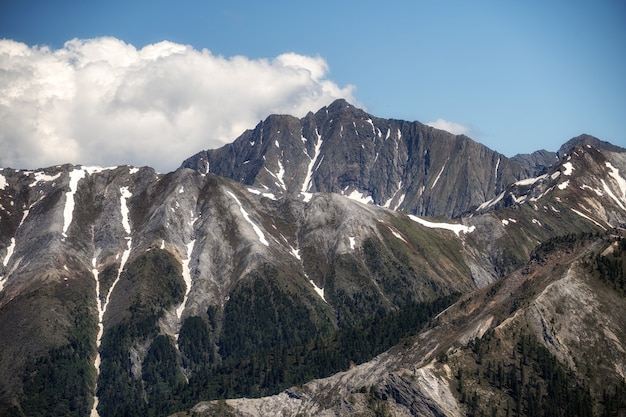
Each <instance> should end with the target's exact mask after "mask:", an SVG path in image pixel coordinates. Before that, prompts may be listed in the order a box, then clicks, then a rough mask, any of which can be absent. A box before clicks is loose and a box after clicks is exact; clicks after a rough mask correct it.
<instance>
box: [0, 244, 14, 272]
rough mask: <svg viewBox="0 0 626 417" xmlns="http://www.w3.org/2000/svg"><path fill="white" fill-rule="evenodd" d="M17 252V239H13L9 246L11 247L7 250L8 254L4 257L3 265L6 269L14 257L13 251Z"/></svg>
mask: <svg viewBox="0 0 626 417" xmlns="http://www.w3.org/2000/svg"><path fill="white" fill-rule="evenodd" d="M14 250H15V238H14V237H12V238H11V244H10V245H9V247H8V248H7V254H6V256H5V257H4V260H3V261H2V264H3V265H4V266H5V267H6V266H7V265H8V264H9V260H10V259H11V256H12V255H13V251H14Z"/></svg>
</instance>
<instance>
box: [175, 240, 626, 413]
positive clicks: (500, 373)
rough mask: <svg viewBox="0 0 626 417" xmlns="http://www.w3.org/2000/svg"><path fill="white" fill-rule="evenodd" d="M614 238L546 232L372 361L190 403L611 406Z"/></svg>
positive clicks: (218, 409)
mask: <svg viewBox="0 0 626 417" xmlns="http://www.w3.org/2000/svg"><path fill="white" fill-rule="evenodd" d="M614 239H615V237H611V236H610V235H606V236H605V237H585V236H582V235H581V236H573V235H572V236H570V237H569V238H568V239H552V240H550V241H549V244H547V245H543V246H541V247H539V248H538V250H537V251H536V252H535V253H534V256H533V261H532V262H530V263H529V264H528V265H527V266H526V267H525V268H524V270H523V271H520V272H516V273H514V274H512V275H510V276H508V277H506V278H504V279H503V280H500V281H498V282H497V283H496V284H494V285H492V286H489V287H487V288H484V289H482V290H478V291H475V292H473V293H472V294H470V295H467V296H465V297H463V298H462V299H461V300H459V301H458V302H457V303H456V304H454V305H453V306H451V307H450V308H448V309H447V310H446V311H445V312H443V313H442V314H440V315H438V316H437V318H436V319H435V320H434V321H433V322H432V323H431V325H430V326H429V327H428V328H427V329H426V330H424V331H422V332H421V333H420V334H418V335H417V336H415V337H412V338H409V339H406V340H405V341H404V342H403V343H401V344H399V345H398V346H396V347H395V348H393V349H391V350H389V351H388V352H385V353H384V354H382V355H380V356H378V357H376V358H375V359H374V360H372V361H370V362H367V363H364V364H362V365H359V366H356V367H354V368H352V369H350V370H348V371H346V372H342V373H339V374H337V375H334V376H332V377H329V378H326V379H321V380H315V381H312V382H310V383H307V384H305V385H303V386H301V387H293V388H290V389H289V390H287V391H285V392H283V393H281V394H279V395H276V396H273V397H265V398H259V399H232V400H226V401H225V402H204V403H199V404H197V405H196V406H195V407H193V408H192V410H191V411H192V412H193V413H194V414H193V415H196V416H211V415H232V416H263V415H279V414H280V415H294V416H295V415H299V416H313V415H315V416H334V415H346V416H347V415H407V416H409V415H413V416H416V415H419V416H462V415H493V416H504V415H511V414H513V413H515V415H521V416H526V415H546V416H548V415H592V413H596V414H598V415H599V414H601V413H608V414H607V415H618V414H617V413H618V410H622V411H623V410H625V409H626V402H625V401H624V400H623V398H621V399H620V396H623V393H624V392H625V390H626V388H625V387H626V385H624V379H625V377H626V359H625V358H626V356H625V355H624V352H626V350H625V348H626V346H625V342H624V341H625V340H626V326H625V323H624V321H623V320H622V318H623V315H624V314H625V313H626V299H625V298H624V296H623V294H624V292H623V290H622V292H621V293H620V292H619V291H616V290H614V289H613V288H612V287H613V285H611V284H610V283H609V285H607V283H603V282H602V281H601V280H600V279H599V278H598V277H599V276H601V274H600V272H599V271H598V269H597V265H598V264H596V263H594V259H600V258H599V257H601V256H605V257H606V256H609V257H613V255H612V254H611V251H620V252H619V253H620V255H619V256H620V262H624V259H626V256H625V255H626V251H625V250H624V249H626V240H624V239H622V240H621V241H619V240H618V241H617V243H612V242H614ZM618 239H619V237H618ZM618 247H620V248H624V249H617V248H618ZM601 254H603V255H601ZM613 413H615V414H613ZM177 415H179V416H182V415H187V414H186V413H179V414H177Z"/></svg>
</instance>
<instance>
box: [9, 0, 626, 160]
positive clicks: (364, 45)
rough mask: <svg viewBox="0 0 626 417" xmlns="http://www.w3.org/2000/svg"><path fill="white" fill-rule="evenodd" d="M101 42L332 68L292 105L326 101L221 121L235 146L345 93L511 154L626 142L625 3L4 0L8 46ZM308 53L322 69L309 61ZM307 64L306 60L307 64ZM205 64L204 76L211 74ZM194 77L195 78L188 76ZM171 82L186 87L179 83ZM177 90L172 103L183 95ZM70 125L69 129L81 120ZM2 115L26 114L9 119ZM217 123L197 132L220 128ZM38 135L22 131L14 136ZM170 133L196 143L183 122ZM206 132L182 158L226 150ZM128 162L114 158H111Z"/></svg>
mask: <svg viewBox="0 0 626 417" xmlns="http://www.w3.org/2000/svg"><path fill="white" fill-rule="evenodd" d="M101 37H113V38H115V39H117V40H119V41H120V42H122V43H124V44H126V45H130V46H132V47H134V48H135V49H136V50H141V49H142V48H143V47H145V46H146V45H152V44H157V43H158V42H160V41H163V40H167V41H170V43H172V44H175V45H188V46H190V47H191V48H192V49H193V50H195V51H203V50H207V51H208V52H209V54H210V56H211V59H216V58H219V57H221V58H224V59H225V60H229V62H230V64H232V65H233V67H232V68H235V67H236V68H237V70H234V69H232V68H231V70H230V71H231V72H237V71H238V69H239V68H241V67H240V66H237V65H239V64H237V62H239V61H238V60H236V59H234V57H236V56H237V57H243V58H245V59H244V60H243V61H242V62H243V64H242V65H244V66H246V65H247V66H250V65H251V64H258V63H263V62H265V61H264V60H269V61H270V62H274V63H275V61H273V60H275V59H276V58H277V57H279V56H281V55H283V54H287V53H292V54H295V56H296V57H297V59H296V58H293V57H292V59H291V61H293V59H295V60H296V61H297V62H298V63H299V64H298V65H300V67H306V68H307V69H308V70H309V71H310V72H311V71H312V72H313V73H315V72H320V74H318V76H317V78H316V77H315V76H314V77H313V81H311V80H307V81H303V83H306V84H307V85H308V86H309V87H310V86H311V85H312V83H313V84H315V86H316V87H314V88H313V87H311V88H309V87H306V88H304V87H303V88H304V89H303V90H297V91H291V92H289V93H286V94H288V95H290V97H294V96H296V95H297V96H304V95H307V94H309V95H311V94H312V95H314V96H315V98H314V99H310V100H308V101H306V100H304V99H300V100H304V101H300V102H298V104H297V105H295V104H293V103H287V102H286V101H285V100H287V99H286V98H281V99H280V100H283V101H281V104H280V105H275V103H270V102H268V103H266V104H264V103H262V102H261V101H259V102H258V103H257V104H255V106H256V107H255V108H254V111H252V110H251V111H250V115H249V117H248V118H247V119H245V120H244V119H241V120H237V121H236V122H233V123H234V124H233V125H232V126H230V125H229V126H230V128H229V129H230V130H229V129H228V128H226V127H224V126H222V127H221V132H222V133H220V135H221V136H220V138H219V139H220V140H221V141H222V142H224V141H228V139H227V137H228V136H229V135H230V136H232V137H231V138H230V140H232V139H234V138H235V137H236V136H237V135H236V134H233V133H230V132H236V131H238V130H237V129H239V130H242V129H243V128H252V127H254V125H255V124H256V122H258V120H257V119H259V118H264V117H265V116H266V115H267V114H269V113H270V112H274V111H276V110H278V111H284V109H289V108H294V111H295V110H297V111H295V112H296V113H297V112H302V111H303V109H304V108H305V107H306V106H316V107H312V108H310V110H313V111H315V110H317V109H318V108H319V107H321V106H320V105H319V104H320V103H321V102H322V101H323V100H324V99H327V100H330V99H332V98H333V97H335V96H346V97H347V98H349V99H351V100H352V101H353V102H354V104H356V105H359V106H361V107H363V108H365V109H366V110H367V111H368V112H370V113H371V114H373V115H375V116H379V117H385V118H396V119H405V120H418V121H421V122H423V123H433V124H435V121H437V120H438V119H441V120H440V122H439V123H440V124H439V126H444V127H445V126H449V127H450V128H451V129H452V130H455V132H465V133H466V134H467V135H468V136H470V137H471V138H473V139H475V140H477V141H479V142H481V143H483V144H485V145H487V146H489V147H490V148H492V149H495V150H497V151H499V152H501V153H503V154H505V155H507V156H512V155H514V154H516V153H529V152H532V151H534V150H538V149H542V148H544V149H548V150H551V151H555V150H557V149H558V147H559V146H560V145H561V144H562V143H564V142H565V141H567V140H568V139H570V138H571V137H574V136H576V135H578V134H581V133H588V134H591V135H594V136H597V137H599V138H600V139H603V140H607V141H610V142H612V143H614V144H617V145H621V146H626V134H625V133H624V128H623V123H624V121H626V75H625V74H626V2H624V1H596V2H592V1H576V0H575V1H560V0H559V1H557V0H552V1H550V0H547V1H534V0H530V1H524V2H521V1H520V2H512V1H471V2H470V1H434V0H424V1H390V2H380V1H378V2H373V1H359V2H356V1H354V2H352V1H337V0H335V1H325V0H324V1H315V2H306V3H304V2H293V1H291V2H283V1H266V2H258V1H240V2H235V1H180V2H173V1H164V0H152V1H149V2H148V1H134V2H129V1H125V2H123V1H107V2H87V1H73V2H71V1H56V2H48V1H29V0H21V1H15V0H0V38H5V39H9V40H12V41H16V42H19V43H24V44H26V45H27V46H28V47H29V48H33V47H35V46H36V45H39V46H42V45H46V46H48V47H49V49H50V50H51V51H52V52H48V53H49V54H53V53H54V51H56V50H59V49H63V48H65V46H64V45H65V43H66V42H67V41H69V40H71V39H74V38H78V39H82V40H86V39H97V38H101ZM94 45H95V44H94ZM94 45H92V48H91V49H92V50H93V49H94V48H96V46H94ZM81 47H82V46H81ZM117 47H119V45H118V46H111V45H109V46H108V47H107V46H103V45H101V44H98V45H97V48H101V50H102V51H106V50H107V48H108V50H109V51H110V52H111V53H112V54H114V55H115V54H117V55H119V53H117V52H115V50H116V49H115V48H117ZM75 49H76V48H75ZM39 52H41V50H39ZM102 53H104V52H102ZM40 55H41V54H40ZM205 55H207V54H205ZM307 57H308V58H310V59H311V60H312V61H310V62H309V61H306V58H307ZM42 59H43V58H42ZM111 59H113V58H111ZM315 60H317V61H315ZM44 61H45V59H44ZM44 61H42V62H44ZM280 61H281V62H283V61H284V60H280ZM291 61H290V62H291ZM305 61H306V62H308V63H304V64H303V62H305ZM313 61H315V62H313ZM15 62H16V61H15V59H13V58H11V59H5V60H4V65H5V66H7V65H8V66H14V67H17V65H16V64H15ZM45 62H47V61H45ZM38 65H40V64H38ZM41 65H44V64H41ZM46 65H47V64H46ZM309 65H311V66H312V67H309ZM20 68H22V67H20ZM24 68H27V67H24ZM28 68H30V67H28ZM38 68H39V67H38ZM133 68H134V67H133ZM168 68H170V67H168ZM203 68H204V67H203ZM207 68H209V67H206V68H204V71H205V73H204V74H203V77H207V76H208V77H210V75H209V74H207V73H206V72H207V71H209V69H207ZM148 70H149V68H148V69H146V71H148ZM187 70H188V69H187ZM24 71H25V70H24ZM26 72H28V71H26ZM281 74H282V72H281ZM280 76H282V75H280V74H276V77H280ZM185 77H187V78H189V77H193V75H190V74H189V73H186V75H185ZM268 77H269V76H268ZM70 78H72V77H70ZM2 82H3V81H2V79H0V89H2V88H4V89H8V88H10V87H9V86H8V85H9V83H10V82H11V83H12V81H11V80H9V79H8V78H5V80H4V85H3V84H2ZM55 82H57V81H55ZM254 82H255V80H254V77H244V81H241V82H239V84H241V85H245V83H254ZM268 83H269V81H268ZM222 84H228V82H222ZM322 84H324V87H321V85H322ZM57 88H58V87H57ZM75 88H76V87H75ZM116 88H118V90H119V86H118V87H116ZM169 88H172V89H176V88H177V87H176V83H172V86H170V87H169ZM307 88H309V89H307ZM118 90H116V91H118ZM322 90H323V91H324V92H325V93H324V94H321V93H320V91H322ZM211 91H213V90H211ZM170 93H171V96H168V98H167V100H166V101H167V102H168V103H170V102H172V99H171V97H173V96H174V95H176V94H177V93H176V92H175V91H172V92H170ZM207 94H208V93H207ZM220 94H222V95H220ZM224 94H225V95H226V96H228V91H227V90H225V91H222V92H221V93H219V94H217V93H215V96H211V95H209V96H207V97H205V98H203V100H211V99H214V98H215V99H216V100H217V98H216V97H219V100H221V101H222V102H223V100H225V99H224V98H223V97H225V96H223V95H224ZM5 95H6V94H5ZM231 96H232V97H234V98H239V97H241V98H240V103H239V105H240V106H242V107H245V106H246V105H247V104H246V103H245V101H246V100H247V101H255V100H257V98H256V96H255V97H248V96H245V95H241V96H240V95H239V94H236V93H233V94H232V95H231ZM185 97H187V96H185ZM281 97H283V96H281ZM29 100H34V99H32V98H31V99H29ZM180 100H182V99H181V98H177V99H176V100H175V101H177V102H180ZM23 102H25V100H22V104H23ZM5 104H6V105H7V106H11V107H12V108H16V107H17V105H15V104H13V103H5ZM325 104H327V103H325ZM74 106H75V103H74ZM205 110H206V109H205ZM46 112H49V110H46ZM46 112H44V111H38V112H37V113H36V114H35V116H33V114H30V116H29V117H31V118H32V117H37V114H43V115H46V120H48V121H50V120H53V119H55V117H57V116H49V113H46ZM264 112H265V113H267V114H264ZM0 116H2V115H1V114H0ZM63 117H64V120H66V121H67V118H68V117H69V116H63ZM181 117H182V116H181ZM4 118H5V119H7V118H9V119H11V120H14V119H15V120H16V119H18V118H19V117H17V116H15V115H13V114H12V113H10V112H8V111H7V112H5V115H4ZM57 118H60V116H58V117H57ZM222 119H223V120H226V119H227V117H226V116H225V115H224V116H222ZM253 120H254V121H253ZM50 123H53V122H50ZM66 123H67V122H66ZM244 123H246V124H244ZM445 123H448V125H446V124H445ZM247 124H249V125H247ZM211 126H212V125H203V126H198V127H197V129H209V130H210V129H211ZM453 126H456V127H453ZM59 129H60V128H59ZM27 130H28V129H25V128H24V129H23V128H21V127H20V126H15V127H14V129H12V131H14V132H24V131H27ZM40 130H41V131H43V130H45V129H43V130H42V129H40ZM57 130H58V129H57ZM138 130H139V129H138ZM217 130H219V129H217ZM48 131H50V129H48ZM84 131H85V128H84V127H83V128H77V129H75V130H72V131H71V132H69V133H67V135H70V136H72V137H73V138H74V143H73V145H72V146H74V147H75V148H77V149H78V148H79V147H81V146H84V142H89V143H91V144H92V145H93V144H95V143H96V142H97V140H96V139H93V138H91V139H89V138H85V134H84V133H83V134H82V136H81V135H80V134H79V133H77V132H84ZM40 133H41V132H40ZM15 134H17V133H15ZM63 134H64V133H63V132H62V131H61V130H59V131H58V132H57V136H59V137H57V138H56V139H55V140H57V141H58V142H59V143H62V141H63V138H62V137H60V136H62V135H63ZM138 134H141V132H138ZM149 134H155V133H154V132H149ZM7 135H8V134H5V137H4V138H0V141H4V142H5V144H4V145H3V146H7V143H10V140H11V138H7ZM172 135H174V136H176V137H183V138H184V137H186V136H185V133H182V134H179V133H178V130H176V129H174V128H172ZM203 135H204V137H205V142H204V143H206V144H204V143H203V142H202V140H203V139H202V138H201V137H200V138H196V139H193V140H192V139H189V140H188V141H187V142H188V145H189V148H188V149H187V148H185V147H183V146H182V145H181V151H180V152H181V153H180V155H184V154H185V153H186V154H188V155H191V154H193V153H195V152H196V151H199V150H201V149H205V148H209V147H216V146H217V145H219V142H217V141H215V140H214V138H212V137H211V134H210V133H208V132H204V133H203ZM189 137H190V138H191V137H192V135H191V134H189ZM154 140H155V141H156V139H154ZM182 142H185V140H182ZM155 143H158V142H155ZM35 145H36V143H35V142H33V144H32V146H31V147H30V148H27V149H25V150H22V151H20V152H22V154H20V155H18V154H17V153H18V152H17V151H16V154H15V157H14V158H13V159H10V158H5V160H2V159H0V162H3V163H4V164H6V163H11V162H12V163H14V164H20V163H21V164H28V162H27V157H26V155H25V154H24V152H27V151H28V149H30V150H32V149H35V148H37V146H35ZM194 147H199V148H198V149H195V148H194ZM183 148H184V149H183ZM124 152H126V154H130V153H132V151H131V150H126V151H123V150H120V153H121V154H122V155H123V154H124ZM75 155H76V156H75V157H76V158H80V157H85V155H88V153H87V152H78V151H77V152H76V154H75ZM169 155H172V153H171V152H170V153H169ZM116 156H119V155H116V154H115V152H112V153H111V155H110V156H109V157H110V158H115V157H116ZM62 157H63V155H61V156H58V155H57V156H56V158H62ZM176 157H178V154H176ZM150 158H162V156H158V155H156V154H155V155H154V156H145V159H144V160H142V159H141V158H139V159H132V158H131V159H130V160H129V162H130V163H134V164H141V163H145V164H148V165H153V166H155V165H156V166H159V167H161V169H174V168H175V167H176V166H177V165H178V164H179V163H180V161H178V160H176V161H174V162H171V163H170V165H168V163H166V162H163V161H160V160H159V161H158V162H153V160H151V159H150ZM48 161H54V157H53V158H52V159H49V160H48V159H45V158H43V159H41V163H46V162H48ZM71 162H81V163H85V162H89V161H71ZM94 162H96V163H107V162H110V161H108V160H94ZM123 162H125V161H120V163H123Z"/></svg>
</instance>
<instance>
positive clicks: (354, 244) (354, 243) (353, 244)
mask: <svg viewBox="0 0 626 417" xmlns="http://www.w3.org/2000/svg"><path fill="white" fill-rule="evenodd" d="M348 239H349V240H350V249H352V250H354V248H355V247H356V238H355V237H354V236H350V237H348Z"/></svg>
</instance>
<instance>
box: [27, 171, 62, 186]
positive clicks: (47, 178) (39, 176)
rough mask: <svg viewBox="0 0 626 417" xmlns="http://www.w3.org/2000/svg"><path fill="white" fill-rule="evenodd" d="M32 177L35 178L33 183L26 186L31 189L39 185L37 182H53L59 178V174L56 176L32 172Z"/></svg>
mask: <svg viewBox="0 0 626 417" xmlns="http://www.w3.org/2000/svg"><path fill="white" fill-rule="evenodd" d="M33 175H34V176H35V181H34V182H32V183H30V184H29V185H28V186H29V187H31V188H32V187H34V186H36V185H37V183H39V182H50V181H54V180H56V179H57V178H59V177H60V176H61V173H60V172H59V173H58V174H56V175H47V174H46V173H44V172H34V173H33Z"/></svg>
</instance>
